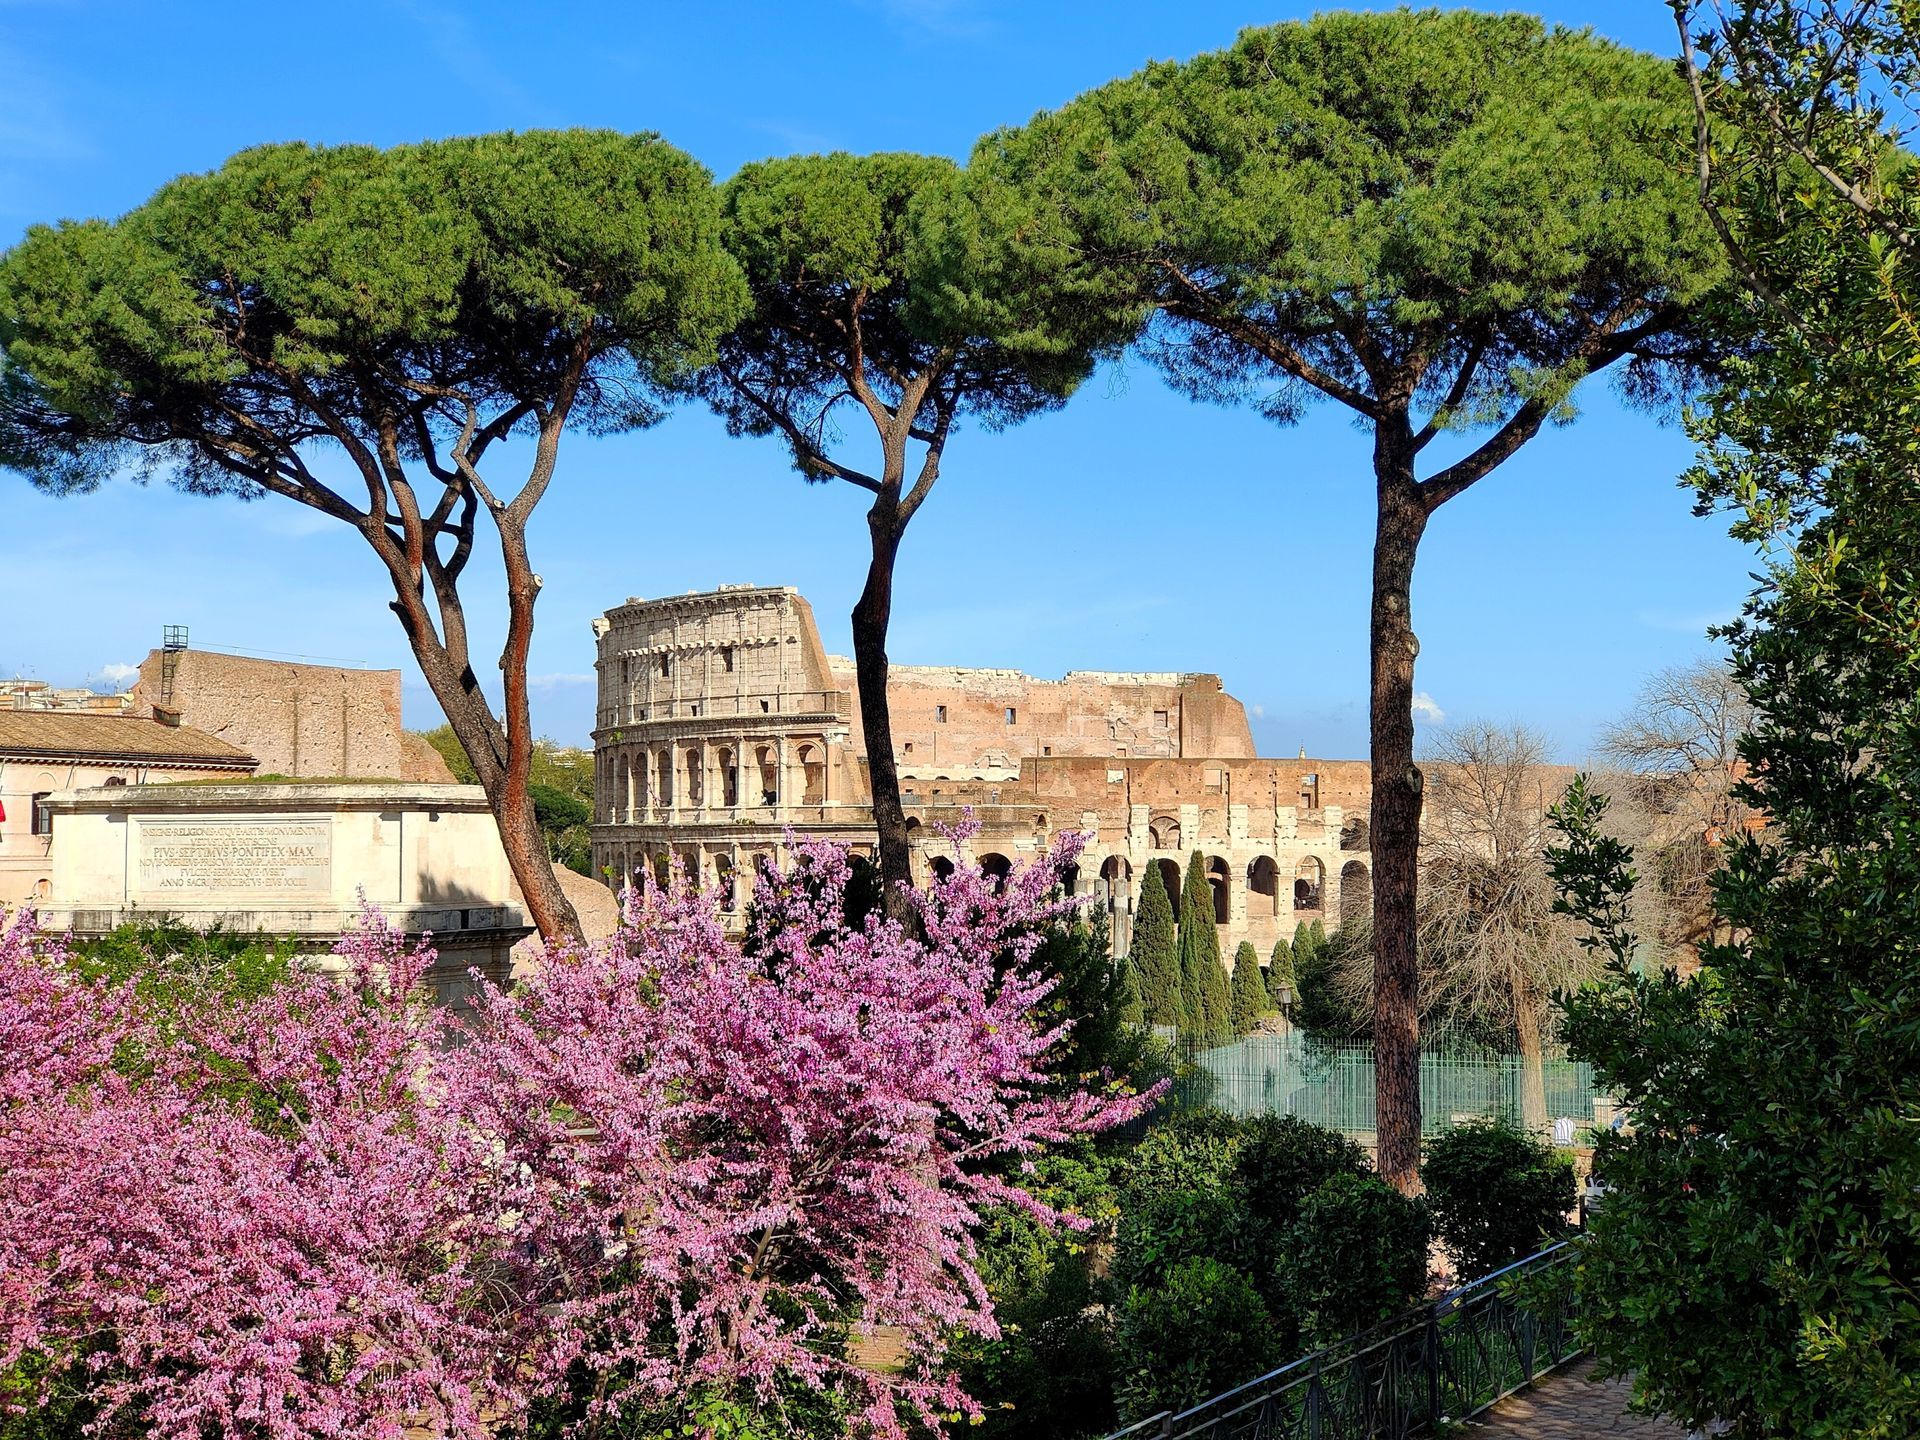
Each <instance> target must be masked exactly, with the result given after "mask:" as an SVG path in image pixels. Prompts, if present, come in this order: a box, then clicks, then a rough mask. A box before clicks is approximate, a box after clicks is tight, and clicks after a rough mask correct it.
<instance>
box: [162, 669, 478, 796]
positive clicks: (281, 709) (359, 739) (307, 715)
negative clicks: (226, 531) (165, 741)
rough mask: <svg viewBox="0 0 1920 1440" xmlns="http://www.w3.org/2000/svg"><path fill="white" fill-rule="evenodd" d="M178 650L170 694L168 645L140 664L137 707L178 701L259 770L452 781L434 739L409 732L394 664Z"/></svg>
mask: <svg viewBox="0 0 1920 1440" xmlns="http://www.w3.org/2000/svg"><path fill="white" fill-rule="evenodd" d="M172 658H173V662H174V669H173V678H172V694H171V699H167V698H164V697H165V694H166V692H165V688H164V681H163V667H164V663H165V659H166V657H165V655H164V654H163V652H161V651H159V650H155V651H153V652H151V653H150V654H149V655H148V656H147V658H146V659H145V660H144V661H143V662H142V663H141V666H140V679H139V680H138V681H137V682H136V683H135V685H134V687H133V699H134V707H135V713H136V714H152V713H153V712H154V710H155V708H156V707H159V706H166V707H169V708H172V709H175V710H178V711H179V712H180V723H181V724H183V725H191V726H193V727H194V728H195V729H197V730H204V731H206V732H207V733H208V734H209V735H217V736H219V737H220V738H221V739H222V740H226V741H230V742H231V743H233V744H235V745H238V746H240V747H241V748H242V749H243V750H246V751H248V752H249V753H250V754H252V755H254V756H255V757H256V758H258V760H259V761H260V773H261V774H263V775H292V776H298V777H301V778H305V779H321V778H325V777H328V776H336V775H337V776H342V777H345V778H348V779H374V778H379V779H391V780H408V781H417V782H422V783H429V784H451V783H452V782H453V776H452V775H451V774H450V773H449V772H448V770H447V767H446V765H445V763H444V762H443V761H442V760H441V759H440V757H439V756H438V755H437V754H434V753H431V747H428V746H422V745H419V744H416V743H413V742H411V741H410V740H409V739H408V737H407V735H406V731H405V729H404V727H403V726H402V724H401V719H400V672H399V671H398V670H351V669H342V668H336V667H334V666H330V665H296V664H291V663H289V662H287V661H283V660H259V659H254V658H252V657H249V656H244V655H221V654H216V653H215V652H213V651H210V650H180V651H175V652H174V653H173V657H172Z"/></svg>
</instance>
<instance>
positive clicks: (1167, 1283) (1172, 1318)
mask: <svg viewBox="0 0 1920 1440" xmlns="http://www.w3.org/2000/svg"><path fill="white" fill-rule="evenodd" d="M1277 1342H1278V1337H1277V1336H1276V1334H1275V1331H1274V1326H1273V1317H1272V1316H1271V1315H1270V1314H1268V1312H1267V1307H1266V1305H1265V1304H1264V1303H1263V1302H1262V1301H1261V1299H1260V1296H1259V1293H1258V1292H1257V1291H1256V1290H1255V1289H1254V1288H1253V1282H1252V1281H1251V1280H1249V1279H1248V1278H1247V1277H1246V1276H1245V1275H1243V1274H1241V1273H1240V1271H1238V1270H1236V1269H1234V1268H1233V1267H1232V1266H1231V1265H1223V1264H1222V1263H1221V1262H1220V1261H1218V1260H1213V1259H1206V1258H1194V1259H1189V1260H1183V1261H1181V1262H1180V1263H1179V1264H1178V1265H1175V1266H1174V1267H1173V1268H1172V1269H1171V1270H1169V1271H1168V1272H1167V1275H1166V1278H1165V1279H1164V1280H1163V1281H1162V1283H1161V1284H1159V1285H1157V1286H1135V1287H1134V1288H1133V1289H1132V1290H1130V1291H1129V1292H1128V1293H1127V1298H1126V1301H1125V1303H1124V1305H1123V1306H1122V1307H1121V1314H1120V1356H1121V1363H1122V1365H1123V1366H1124V1367H1125V1370H1124V1373H1123V1375H1122V1376H1121V1381H1120V1411H1121V1416H1122V1418H1123V1419H1125V1420H1128V1421H1132V1420H1139V1419H1142V1418H1144V1417H1146V1416H1148V1415H1152V1414H1155V1413H1157V1412H1158V1411H1161V1410H1184V1409H1186V1408H1187V1407H1188V1406H1189V1405H1193V1404H1196V1403H1197V1402H1199V1401H1201V1400H1204V1399H1206V1398H1207V1397H1208V1396H1210V1395H1217V1394H1219V1393H1220V1392H1221V1391H1222V1390H1228V1389H1231V1388H1232V1387H1233V1386H1235V1385H1238V1384H1240V1383H1241V1382H1242V1381H1244V1380H1250V1379H1252V1378H1253V1377H1254V1376H1256V1375H1259V1374H1261V1373H1262V1372H1264V1371H1266V1370H1270V1369H1272V1368H1273V1367H1274V1366H1275V1365H1278V1364H1281V1363H1282V1362H1283V1361H1285V1360H1286V1359H1288V1358H1291V1357H1289V1356H1287V1355H1286V1354H1285V1353H1284V1352H1283V1350H1282V1349H1281V1348H1280V1346H1279V1344H1278V1343H1277Z"/></svg>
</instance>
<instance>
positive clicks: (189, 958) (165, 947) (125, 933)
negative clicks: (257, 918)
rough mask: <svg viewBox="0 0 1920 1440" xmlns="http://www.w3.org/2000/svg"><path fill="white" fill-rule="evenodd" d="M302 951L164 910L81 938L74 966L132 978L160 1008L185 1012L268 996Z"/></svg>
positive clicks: (155, 1009)
mask: <svg viewBox="0 0 1920 1440" xmlns="http://www.w3.org/2000/svg"><path fill="white" fill-rule="evenodd" d="M299 953H300V946H299V942H298V941H296V940H293V939H285V938H283V939H275V938H274V937H273V936H271V935H268V934H266V933H265V932H255V933H252V934H246V933H242V932H240V931H233V930H227V929H225V928H224V927H222V926H220V925H218V924H215V925H212V926H209V927H207V928H206V929H204V930H197V929H194V928H193V927H192V926H189V925H187V924H184V923H183V922H181V921H179V920H176V919H173V918H171V917H168V916H160V917H156V918H155V919H152V920H146V921H142V922H140V923H139V924H127V925H121V926H118V927H116V928H115V929H113V930H112V931H110V932H108V933H107V934H105V935H101V936H98V937H96V938H94V939H91V940H84V941H81V942H80V943H79V944H77V945H75V947H74V952H73V968H74V970H75V972H76V973H77V974H79V975H80V976H82V977H83V978H85V979H88V980H105V981H107V982H108V983H110V984H114V985H125V984H131V985H132V986H133V990H134V993H135V994H136V995H138V996H139V997H140V1000H141V1003H142V1004H143V1005H145V1006H147V1007H149V1009H150V1010H151V1012H152V1013H153V1014H155V1015H157V1016H160V1017H170V1016H172V1017H177V1016H183V1015H188V1014H193V1013H200V1012H204V1011H206V1010H207V1009H209V1008H215V1009H217V1008H219V1007H222V1006H226V1005H231V1004H239V1003H244V1002H245V1001H248V1000H255V999H258V998H260V997H261V996H263V995H265V994H267V993H268V992H269V991H271V990H272V989H273V988H274V987H275V986H277V985H279V984H281V983H282V982H283V981H285V980H286V978H287V977H288V975H289V974H291V972H292V966H293V957H294V956H296V955H298V954H299Z"/></svg>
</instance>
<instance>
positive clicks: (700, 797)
mask: <svg viewBox="0 0 1920 1440" xmlns="http://www.w3.org/2000/svg"><path fill="white" fill-rule="evenodd" d="M700 772H701V764H700V752H699V751H698V750H697V749H696V750H689V751H687V804H689V805H702V804H705V803H706V788H707V787H706V785H705V784H704V783H703V782H704V780H705V777H704V776H703V775H702V774H701V773H700Z"/></svg>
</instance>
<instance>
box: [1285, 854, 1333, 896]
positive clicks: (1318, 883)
mask: <svg viewBox="0 0 1920 1440" xmlns="http://www.w3.org/2000/svg"><path fill="white" fill-rule="evenodd" d="M1326 881H1327V867H1326V866H1324V865H1322V864H1321V863H1320V861H1319V860H1318V858H1316V857H1315V856H1312V855H1309V856H1307V858H1306V859H1304V860H1302V861H1301V862H1300V865H1299V868H1297V869H1296V870H1295V871H1294V872H1293V908H1294V909H1296V910H1318V909H1319V908H1320V893H1321V890H1322V889H1323V888H1324V886H1325V885H1326Z"/></svg>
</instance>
